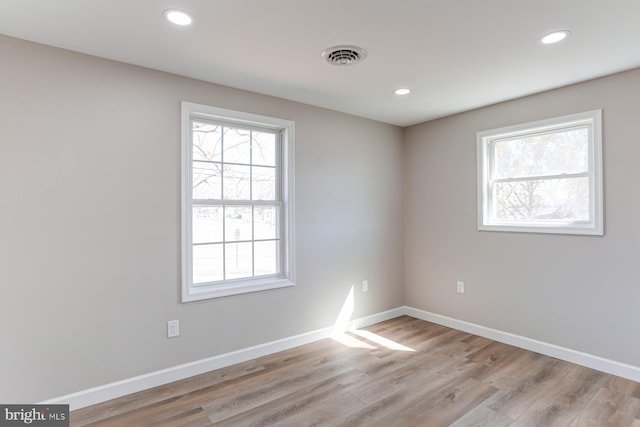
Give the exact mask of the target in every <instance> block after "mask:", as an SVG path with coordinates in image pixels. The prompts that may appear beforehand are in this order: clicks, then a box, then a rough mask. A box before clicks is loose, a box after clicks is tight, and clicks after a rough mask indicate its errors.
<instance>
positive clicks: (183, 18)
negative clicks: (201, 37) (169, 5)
mask: <svg viewBox="0 0 640 427" xmlns="http://www.w3.org/2000/svg"><path fill="white" fill-rule="evenodd" d="M164 16H166V17H167V19H168V20H169V21H170V22H172V23H174V24H176V25H189V24H191V16H189V15H188V14H187V13H186V12H183V11H181V10H176V9H170V10H165V11H164Z"/></svg>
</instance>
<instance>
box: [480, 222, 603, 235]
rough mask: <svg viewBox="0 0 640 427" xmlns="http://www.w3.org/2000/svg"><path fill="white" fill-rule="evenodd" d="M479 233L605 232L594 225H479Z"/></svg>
mask: <svg viewBox="0 0 640 427" xmlns="http://www.w3.org/2000/svg"><path fill="white" fill-rule="evenodd" d="M478 230H479V231H502V232H511V233H541V234H583V235H588V236H602V235H604V231H603V230H602V229H601V228H600V227H594V226H593V224H589V225H585V226H579V225H573V226H567V225H565V224H562V225H557V226H553V225H525V226H523V225H498V224H490V225H489V224H483V225H478Z"/></svg>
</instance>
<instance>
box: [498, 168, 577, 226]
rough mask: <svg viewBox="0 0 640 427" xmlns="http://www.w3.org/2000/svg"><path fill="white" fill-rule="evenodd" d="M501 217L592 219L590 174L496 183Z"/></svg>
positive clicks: (500, 218)
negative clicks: (581, 176)
mask: <svg viewBox="0 0 640 427" xmlns="http://www.w3.org/2000/svg"><path fill="white" fill-rule="evenodd" d="M494 191H495V193H494V197H495V201H496V205H495V208H496V219H498V220H535V221H550V222H551V221H554V220H574V221H588V220H589V178H586V177H585V178H568V179H549V180H531V181H519V182H502V183H498V184H496V185H495V189H494Z"/></svg>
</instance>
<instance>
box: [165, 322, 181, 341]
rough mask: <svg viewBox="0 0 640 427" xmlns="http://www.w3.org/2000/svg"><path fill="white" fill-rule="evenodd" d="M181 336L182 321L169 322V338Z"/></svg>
mask: <svg viewBox="0 0 640 427" xmlns="http://www.w3.org/2000/svg"><path fill="white" fill-rule="evenodd" d="M178 335H180V321H179V320H169V321H168V322H167V337H168V338H173V337H177V336H178Z"/></svg>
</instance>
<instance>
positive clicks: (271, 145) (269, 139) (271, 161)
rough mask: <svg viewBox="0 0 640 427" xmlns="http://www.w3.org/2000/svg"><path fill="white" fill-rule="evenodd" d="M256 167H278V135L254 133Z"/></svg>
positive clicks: (254, 160)
mask: <svg viewBox="0 0 640 427" xmlns="http://www.w3.org/2000/svg"><path fill="white" fill-rule="evenodd" d="M252 149H253V159H252V163H253V164H254V165H264V166H275V165H276V135H275V134H273V133H262V132H253V145H252Z"/></svg>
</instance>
